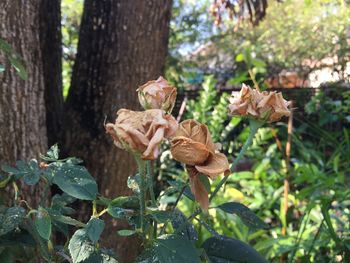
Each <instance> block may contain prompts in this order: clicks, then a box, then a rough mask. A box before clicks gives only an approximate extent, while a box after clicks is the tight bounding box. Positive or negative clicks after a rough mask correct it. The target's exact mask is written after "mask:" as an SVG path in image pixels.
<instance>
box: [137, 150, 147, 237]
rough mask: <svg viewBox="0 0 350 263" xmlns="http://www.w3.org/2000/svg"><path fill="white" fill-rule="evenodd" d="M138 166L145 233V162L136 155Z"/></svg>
mask: <svg viewBox="0 0 350 263" xmlns="http://www.w3.org/2000/svg"><path fill="white" fill-rule="evenodd" d="M136 162H137V166H138V168H139V175H140V187H139V188H140V197H139V200H140V224H141V231H142V233H144V230H145V226H144V217H145V164H144V161H142V160H141V159H140V158H138V157H136Z"/></svg>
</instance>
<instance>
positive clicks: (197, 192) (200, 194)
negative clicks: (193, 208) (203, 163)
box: [190, 175, 209, 211]
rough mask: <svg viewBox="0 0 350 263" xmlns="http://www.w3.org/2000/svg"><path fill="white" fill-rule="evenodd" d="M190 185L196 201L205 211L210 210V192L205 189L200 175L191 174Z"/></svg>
mask: <svg viewBox="0 0 350 263" xmlns="http://www.w3.org/2000/svg"><path fill="white" fill-rule="evenodd" d="M190 187H191V191H192V193H193V195H194V197H195V199H196V201H197V202H198V203H199V205H200V206H201V208H202V209H203V210H205V211H208V207H209V198H208V192H207V190H206V189H205V187H204V185H203V183H202V182H201V180H200V179H199V176H198V175H197V176H190Z"/></svg>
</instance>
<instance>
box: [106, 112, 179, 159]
mask: <svg viewBox="0 0 350 263" xmlns="http://www.w3.org/2000/svg"><path fill="white" fill-rule="evenodd" d="M117 116H118V117H117V119H116V121H115V123H114V124H113V123H108V124H107V125H106V131H107V133H109V134H110V135H111V136H112V138H113V139H114V144H115V145H116V146H117V147H119V148H121V149H126V150H129V151H132V152H135V153H139V154H141V158H142V159H144V160H155V159H156V158H157V156H158V150H159V149H158V147H159V145H160V143H161V142H162V141H163V139H167V138H170V137H171V136H173V135H174V134H175V132H176V130H177V127H178V123H177V121H176V120H175V119H174V117H173V116H171V115H166V114H165V113H164V111H162V110H159V109H153V110H146V111H131V110H127V109H121V110H119V111H118V112H117Z"/></svg>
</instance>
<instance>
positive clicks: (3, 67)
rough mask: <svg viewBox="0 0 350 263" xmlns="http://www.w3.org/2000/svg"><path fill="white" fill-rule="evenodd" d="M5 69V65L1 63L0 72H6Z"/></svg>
mask: <svg viewBox="0 0 350 263" xmlns="http://www.w3.org/2000/svg"><path fill="white" fill-rule="evenodd" d="M4 71H5V66H4V65H2V64H0V73H2V72H4Z"/></svg>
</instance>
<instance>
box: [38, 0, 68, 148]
mask: <svg viewBox="0 0 350 263" xmlns="http://www.w3.org/2000/svg"><path fill="white" fill-rule="evenodd" d="M39 19H40V44H41V52H42V58H43V69H44V72H43V73H44V84H45V91H44V94H45V95H44V97H45V108H46V127H47V139H48V146H51V145H53V144H55V143H57V142H59V141H60V140H61V135H62V121H63V119H62V117H63V93H62V33H61V0H41V4H40V16H39Z"/></svg>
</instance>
